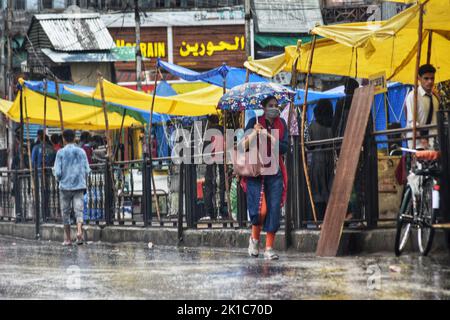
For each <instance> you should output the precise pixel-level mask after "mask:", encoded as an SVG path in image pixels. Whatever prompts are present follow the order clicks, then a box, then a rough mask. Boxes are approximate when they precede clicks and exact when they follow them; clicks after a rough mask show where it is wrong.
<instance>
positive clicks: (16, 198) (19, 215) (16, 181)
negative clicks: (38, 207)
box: [14, 170, 23, 222]
mask: <svg viewBox="0 0 450 320" xmlns="http://www.w3.org/2000/svg"><path fill="white" fill-rule="evenodd" d="M20 189H21V183H20V178H19V173H18V172H17V170H14V201H15V203H16V219H15V221H16V222H22V218H23V214H22V197H21V192H20Z"/></svg>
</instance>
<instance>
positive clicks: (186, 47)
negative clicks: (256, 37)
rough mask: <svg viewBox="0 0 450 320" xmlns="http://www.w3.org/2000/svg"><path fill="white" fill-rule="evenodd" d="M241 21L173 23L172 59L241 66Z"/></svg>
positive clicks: (201, 64)
mask: <svg viewBox="0 0 450 320" xmlns="http://www.w3.org/2000/svg"><path fill="white" fill-rule="evenodd" d="M244 34H245V28H244V25H227V26H208V27H174V28H173V51H174V52H173V57H174V63H176V64H179V65H181V66H185V67H187V68H193V69H200V70H205V69H211V68H215V67H218V66H220V65H221V64H222V63H226V64H228V65H230V66H235V67H242V65H243V63H244V62H245V60H246V54H245V37H244Z"/></svg>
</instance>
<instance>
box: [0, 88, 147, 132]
mask: <svg viewBox="0 0 450 320" xmlns="http://www.w3.org/2000/svg"><path fill="white" fill-rule="evenodd" d="M22 90H23V91H22V115H23V119H24V121H25V122H27V121H28V122H29V123H31V124H40V125H43V124H44V95H43V94H41V93H39V92H37V91H33V90H31V89H30V88H28V87H27V86H23V87H22ZM20 99H21V94H20V93H19V94H17V97H16V99H15V100H14V102H12V103H6V102H4V101H3V102H2V103H1V104H0V106H1V111H2V112H3V113H4V114H5V115H6V116H7V117H8V118H10V119H11V120H13V121H15V122H20V114H21V112H20ZM61 105H62V113H63V120H64V127H65V128H70V129H77V130H105V116H104V113H103V109H102V108H99V107H95V106H90V105H84V104H80V103H74V102H68V101H62V102H61ZM108 122H109V128H110V129H119V128H120V126H121V124H122V116H121V115H120V114H118V113H116V112H108ZM47 126H49V127H59V126H60V117H59V109H58V103H57V100H56V99H54V98H52V97H47ZM123 126H124V127H131V126H141V123H140V122H139V121H137V120H135V119H134V118H131V117H129V116H127V117H125V119H124V123H123Z"/></svg>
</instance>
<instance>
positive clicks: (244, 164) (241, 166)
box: [231, 148, 263, 177]
mask: <svg viewBox="0 0 450 320" xmlns="http://www.w3.org/2000/svg"><path fill="white" fill-rule="evenodd" d="M250 160H251V159H250V152H249V151H245V152H244V151H240V152H238V151H237V150H236V148H235V149H234V150H233V153H232V157H231V161H232V163H233V171H234V173H235V174H237V175H238V176H241V177H258V176H260V175H261V172H262V167H263V166H262V164H261V159H260V156H259V153H258V157H257V159H256V163H250ZM253 162H254V161H253Z"/></svg>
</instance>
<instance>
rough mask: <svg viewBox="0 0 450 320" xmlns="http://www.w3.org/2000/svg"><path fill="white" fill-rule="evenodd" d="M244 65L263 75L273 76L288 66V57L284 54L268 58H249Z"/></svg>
mask: <svg viewBox="0 0 450 320" xmlns="http://www.w3.org/2000/svg"><path fill="white" fill-rule="evenodd" d="M244 66H245V67H246V68H247V69H249V70H251V71H253V72H255V73H257V74H260V75H262V76H263V77H268V78H272V77H274V76H275V75H277V74H278V73H279V72H280V71H283V70H284V69H285V67H286V59H285V57H284V55H278V56H274V57H271V58H267V59H261V60H249V61H246V62H245V63H244Z"/></svg>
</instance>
